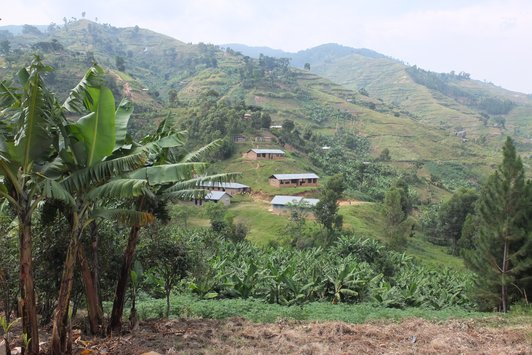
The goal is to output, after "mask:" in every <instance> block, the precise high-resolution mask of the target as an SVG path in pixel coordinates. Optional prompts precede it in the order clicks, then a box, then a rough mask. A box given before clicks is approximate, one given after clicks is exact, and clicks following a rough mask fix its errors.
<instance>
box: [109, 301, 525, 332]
mask: <svg viewBox="0 0 532 355" xmlns="http://www.w3.org/2000/svg"><path fill="white" fill-rule="evenodd" d="M108 306H110V304H109V305H108ZM165 307H166V303H165V300H164V299H152V298H146V299H141V300H138V301H137V311H138V314H139V316H140V317H141V319H151V318H162V317H163V315H164V310H165ZM170 317H171V318H172V317H183V318H198V317H200V318H210V319H225V318H231V317H243V318H245V319H248V320H250V321H253V322H259V323H271V322H276V321H278V320H286V319H293V320H306V321H343V322H347V323H355V324H357V323H364V322H368V321H376V320H386V321H394V322H398V321H401V320H403V319H408V318H413V317H416V318H422V319H426V320H429V321H445V320H449V319H465V318H467V319H478V320H482V321H483V322H484V323H486V324H487V325H489V324H493V325H500V324H501V323H507V324H508V323H514V322H518V323H519V324H526V323H528V324H532V314H531V312H530V310H528V311H527V312H525V313H516V314H513V313H509V314H496V315H494V314H493V313H482V312H473V311H467V310H464V309H461V308H447V309H442V310H432V309H424V308H405V309H396V308H384V307H378V306H374V305H372V304H369V303H362V304H344V303H340V304H336V305H333V304H330V303H325V302H312V303H308V304H305V305H302V306H290V307H289V306H281V305H278V304H268V303H264V302H262V301H260V300H253V299H223V300H200V299H198V298H197V297H195V296H194V295H190V294H173V295H172V296H171V307H170Z"/></svg>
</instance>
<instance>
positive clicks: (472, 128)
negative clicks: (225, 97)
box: [228, 44, 532, 169]
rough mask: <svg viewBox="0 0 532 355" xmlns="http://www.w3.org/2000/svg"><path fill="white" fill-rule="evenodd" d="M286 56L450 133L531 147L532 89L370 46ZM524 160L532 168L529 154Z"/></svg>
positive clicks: (246, 50) (525, 152)
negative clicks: (408, 60)
mask: <svg viewBox="0 0 532 355" xmlns="http://www.w3.org/2000/svg"><path fill="white" fill-rule="evenodd" d="M228 46H229V45H228ZM231 46H232V47H231V48H235V49H237V50H239V51H241V52H242V53H244V54H246V55H254V54H255V53H256V52H257V48H254V47H248V46H245V45H236V44H232V45H231ZM265 53H268V52H267V51H266V52H265ZM282 56H283V57H287V58H291V59H292V64H293V65H294V66H297V67H303V65H304V63H308V64H309V65H310V71H311V72H312V73H315V74H318V75H320V76H322V77H325V78H328V79H330V80H331V81H333V82H335V83H337V84H339V85H341V86H343V87H345V88H349V89H351V90H354V91H360V92H363V93H364V94H366V93H367V94H368V95H369V96H370V97H373V98H376V99H382V100H383V101H384V102H386V103H388V104H390V105H391V106H392V107H395V108H396V110H398V111H406V112H408V113H410V114H411V115H412V117H414V118H415V119H416V120H417V121H419V122H421V123H423V124H425V125H430V126H433V127H437V128H439V129H442V130H445V131H447V132H448V133H449V134H456V132H460V131H465V137H466V139H468V140H469V141H470V140H474V141H476V142H477V143H480V144H482V145H485V146H486V147H491V146H493V145H495V146H499V145H500V144H501V142H502V140H503V139H504V136H506V135H512V136H514V137H515V138H516V140H517V141H518V146H519V150H520V151H521V152H522V154H523V156H524V157H529V156H530V154H531V153H532V144H531V137H532V123H531V122H532V120H531V119H530V117H531V116H532V98H531V97H530V95H525V94H522V93H517V92H512V91H508V90H505V89H503V88H500V87H497V86H495V85H493V84H491V83H486V82H481V81H478V80H472V79H470V78H469V75H468V74H467V73H449V74H440V73H432V72H428V71H424V70H422V69H420V68H417V67H415V66H408V65H405V64H404V63H403V62H401V61H399V60H396V59H393V58H390V57H386V56H385V55H382V54H380V53H377V52H374V51H371V50H368V49H355V48H349V47H345V46H341V45H337V44H326V45H321V46H318V47H315V48H311V49H307V50H304V51H299V52H297V53H288V52H283V53H282ZM525 164H526V165H527V166H528V168H529V169H530V160H529V159H527V160H526V161H525Z"/></svg>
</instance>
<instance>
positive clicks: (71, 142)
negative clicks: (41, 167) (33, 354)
mask: <svg viewBox="0 0 532 355" xmlns="http://www.w3.org/2000/svg"><path fill="white" fill-rule="evenodd" d="M103 83H104V71H103V69H102V68H100V67H99V66H97V65H95V66H93V67H92V68H91V69H90V70H89V71H88V72H87V74H86V75H85V76H84V78H83V79H82V80H81V82H80V83H79V84H78V85H77V86H76V87H75V88H74V89H73V90H72V91H71V93H70V95H69V97H68V98H67V100H66V101H65V103H64V104H63V106H62V108H61V109H62V110H64V111H70V112H75V113H77V114H80V115H82V117H81V118H80V119H79V120H78V121H77V122H71V121H68V120H66V119H65V118H64V117H63V120H62V121H61V125H62V128H61V130H60V131H61V132H62V134H63V143H62V144H61V146H62V147H63V148H62V150H61V152H60V154H59V156H60V159H59V160H58V161H56V162H55V164H54V166H53V167H52V169H51V170H52V171H54V172H55V173H56V174H58V175H60V176H61V177H62V179H61V181H60V183H59V184H57V185H53V186H52V188H53V189H51V193H50V194H49V195H50V197H53V198H55V199H60V200H61V201H62V202H63V203H64V204H65V209H64V213H65V216H66V217H67V219H68V220H69V221H70V237H69V245H68V248H67V252H66V257H65V261H64V266H63V272H62V276H61V281H60V286H59V295H58V299H57V306H56V310H55V313H54V318H53V322H52V325H53V326H52V336H51V345H50V352H51V353H52V354H61V353H64V352H65V351H67V347H68V345H69V342H71V341H72V339H70V338H68V336H67V327H68V322H69V317H68V310H69V302H70V298H71V292H72V283H73V277H74V270H75V265H76V261H78V259H79V261H80V262H81V266H82V271H85V272H84V286H85V292H86V296H87V303H88V313H89V320H90V323H91V330H93V331H97V329H98V325H99V324H98V323H101V319H102V315H103V314H102V312H101V309H100V307H99V302H98V299H97V294H96V292H95V287H94V282H91V283H90V284H88V283H87V282H88V281H93V280H91V278H90V277H86V276H87V275H86V271H87V268H86V264H84V262H83V259H84V258H83V255H82V250H81V249H80V240H81V237H82V235H83V233H84V229H85V227H86V226H87V225H90V224H91V223H92V221H94V220H95V219H96V218H100V217H101V218H111V219H118V220H121V221H123V222H126V223H138V224H142V223H149V222H150V221H151V220H152V219H153V218H152V216H151V215H150V214H145V213H138V212H135V211H130V210H120V209H117V208H110V209H108V208H105V206H102V204H101V203H102V202H103V201H109V200H113V199H125V198H131V197H135V196H139V195H141V194H143V193H144V192H145V191H146V188H145V187H146V185H147V181H146V180H142V179H129V178H124V177H123V175H124V174H125V173H126V172H130V171H133V170H135V169H138V168H140V167H142V166H144V164H145V163H146V158H147V155H146V152H144V151H138V150H136V149H133V150H132V151H129V149H131V147H132V145H126V146H124V144H125V140H126V130H127V122H128V120H129V117H130V115H131V113H132V107H131V105H130V104H129V103H128V102H127V101H122V102H121V103H120V104H119V105H118V108H115V101H114V97H113V94H112V92H111V90H110V89H109V88H107V87H105V86H104V85H103ZM124 147H128V149H125V148H124ZM133 221H134V222H133Z"/></svg>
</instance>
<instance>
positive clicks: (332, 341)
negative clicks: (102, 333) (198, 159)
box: [43, 318, 532, 355]
mask: <svg viewBox="0 0 532 355" xmlns="http://www.w3.org/2000/svg"><path fill="white" fill-rule="evenodd" d="M497 324H499V325H497ZM43 350H45V349H43ZM74 353H76V354H83V355H87V354H145V353H148V354H150V355H153V354H256V355H259V354H532V324H530V323H526V322H525V324H521V325H507V324H506V325H501V324H500V323H497V322H493V321H490V322H488V323H486V322H485V321H484V322H483V321H474V320H450V321H446V322H438V323H434V322H430V321H426V320H421V319H415V318H414V319H408V320H405V321H402V322H400V323H395V322H390V321H386V322H385V321H379V322H372V323H366V324H347V323H342V322H301V321H280V322H277V323H270V324H257V323H252V322H249V321H246V320H244V319H240V318H232V319H228V320H211V319H187V320H182V319H176V320H157V321H146V322H142V323H141V324H140V328H139V330H138V331H136V332H135V333H127V334H123V335H121V336H118V337H117V336H115V337H108V338H95V339H86V338H84V337H78V338H77V339H76V341H75V344H74Z"/></svg>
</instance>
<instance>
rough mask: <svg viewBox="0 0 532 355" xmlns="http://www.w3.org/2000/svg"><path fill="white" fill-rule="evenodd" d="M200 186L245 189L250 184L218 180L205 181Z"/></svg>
mask: <svg viewBox="0 0 532 355" xmlns="http://www.w3.org/2000/svg"><path fill="white" fill-rule="evenodd" d="M198 186H200V187H221V188H224V189H245V188H249V186H248V185H244V184H240V183H238V182H218V181H204V182H202V183H201V184H199V185H198Z"/></svg>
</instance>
